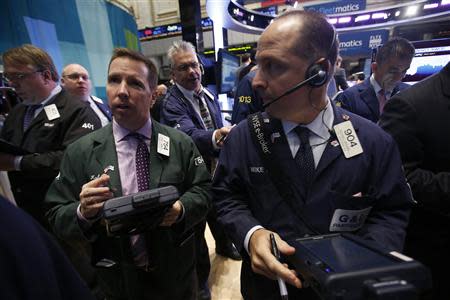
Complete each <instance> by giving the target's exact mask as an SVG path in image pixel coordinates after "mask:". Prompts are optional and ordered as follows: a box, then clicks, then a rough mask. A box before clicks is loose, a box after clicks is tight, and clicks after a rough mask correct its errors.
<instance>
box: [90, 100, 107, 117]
mask: <svg viewBox="0 0 450 300" xmlns="http://www.w3.org/2000/svg"><path fill="white" fill-rule="evenodd" d="M92 101H94V103H95V105H97V107H98V109H100V111H101V112H102V113H103V114H104V115H105V117H106V118H107V119H108V120H109V121H111V120H112V118H111V111H110V110H109V108H108V106H107V105H106V104H103V103H99V102H97V101H95V100H92Z"/></svg>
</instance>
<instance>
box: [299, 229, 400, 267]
mask: <svg viewBox="0 0 450 300" xmlns="http://www.w3.org/2000/svg"><path fill="white" fill-rule="evenodd" d="M300 243H301V245H303V246H304V247H306V248H307V249H308V250H309V251H311V253H312V254H314V256H316V257H318V258H320V260H321V261H322V262H323V263H325V264H326V265H327V266H328V267H329V268H331V270H333V271H334V272H349V271H357V270H363V269H368V268H376V267H385V266H389V265H393V264H395V260H393V259H390V258H389V257H388V256H384V255H382V254H380V253H378V252H376V251H374V250H372V249H370V248H366V247H364V246H362V245H360V244H358V243H356V242H354V241H352V240H350V239H347V238H345V237H342V236H333V237H324V238H321V239H317V240H315V239H311V240H303V241H300Z"/></svg>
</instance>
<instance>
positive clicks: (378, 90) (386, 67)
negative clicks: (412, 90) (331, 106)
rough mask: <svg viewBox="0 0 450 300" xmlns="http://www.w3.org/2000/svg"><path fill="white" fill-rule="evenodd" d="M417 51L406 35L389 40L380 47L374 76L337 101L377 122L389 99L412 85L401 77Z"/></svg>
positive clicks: (343, 106)
mask: <svg viewBox="0 0 450 300" xmlns="http://www.w3.org/2000/svg"><path fill="white" fill-rule="evenodd" d="M414 52H415V50H414V46H413V45H412V44H411V43H410V42H409V41H408V40H406V39H404V38H400V37H395V38H393V39H391V40H389V41H388V42H387V43H386V44H384V45H383V46H381V47H380V49H378V52H377V56H376V59H375V62H373V63H372V66H371V67H372V76H370V77H369V78H368V79H366V80H365V81H364V82H363V83H360V84H357V85H354V86H352V87H351V88H348V89H346V90H345V91H344V92H343V93H340V94H339V95H337V97H336V99H335V101H336V104H337V105H340V106H341V107H342V108H344V109H346V110H348V111H351V112H353V113H355V114H357V115H360V116H362V117H364V118H366V119H368V120H371V121H372V122H374V123H376V122H377V121H378V119H379V118H380V114H381V112H382V111H383V108H384V105H385V104H386V102H387V101H389V99H390V98H391V97H392V96H393V95H395V94H396V93H398V92H399V91H401V90H404V89H406V88H408V87H409V85H408V84H406V83H403V82H401V80H402V79H403V77H405V74H406V71H407V70H408V69H409V66H410V65H411V61H412V59H413V57H414Z"/></svg>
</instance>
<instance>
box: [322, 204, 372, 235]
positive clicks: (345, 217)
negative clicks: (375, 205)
mask: <svg viewBox="0 0 450 300" xmlns="http://www.w3.org/2000/svg"><path fill="white" fill-rule="evenodd" d="M371 209H372V207H368V208H364V209H360V210H350V209H336V210H335V211H334V214H333V218H332V219H331V223H330V231H332V232H333V231H355V230H358V229H360V228H361V227H362V226H363V225H364V222H365V221H366V218H367V216H368V215H369V212H370V210H371Z"/></svg>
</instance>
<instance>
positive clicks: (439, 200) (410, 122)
mask: <svg viewBox="0 0 450 300" xmlns="http://www.w3.org/2000/svg"><path fill="white" fill-rule="evenodd" d="M449 105H450V62H449V63H447V65H446V66H445V67H444V68H443V69H442V70H441V71H440V72H439V73H437V74H435V75H433V76H431V77H428V78H426V79H424V80H423V81H421V82H418V83H416V84H414V85H413V86H412V87H410V88H409V89H408V90H406V91H404V92H402V93H399V94H397V95H396V96H394V97H393V98H392V99H391V100H390V101H389V102H388V104H387V105H386V107H385V109H384V112H383V114H382V115H381V118H380V121H379V124H380V126H381V128H383V129H384V130H386V131H387V132H389V133H390V134H391V135H392V136H393V138H394V139H395V140H396V141H397V144H398V146H399V149H400V154H401V156H402V161H403V168H404V170H405V174H406V178H407V180H408V183H409V184H410V186H411V189H412V192H413V196H414V200H415V201H416V202H415V204H414V206H413V210H412V213H411V219H410V222H409V225H408V228H407V231H406V240H405V250H404V253H405V254H406V255H408V256H411V257H413V258H415V259H417V260H419V261H420V262H422V263H423V264H425V265H426V266H427V267H429V268H430V270H431V274H432V280H433V299H436V300H437V299H446V298H448V296H449V290H448V280H447V278H448V269H449V267H450V263H449V260H448V259H447V255H448V253H449V250H450V160H449V155H450V142H449V141H448V138H447V137H448V136H450V110H449Z"/></svg>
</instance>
